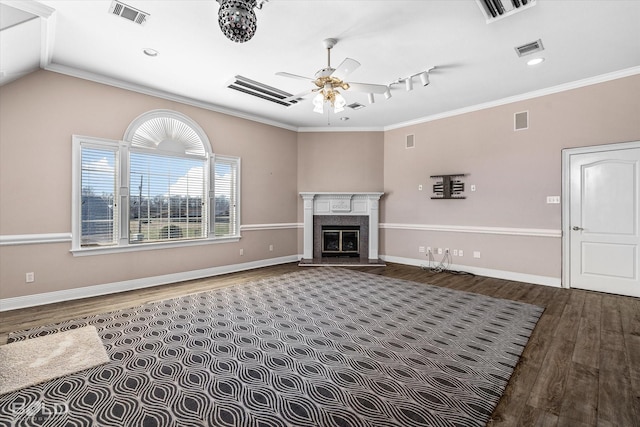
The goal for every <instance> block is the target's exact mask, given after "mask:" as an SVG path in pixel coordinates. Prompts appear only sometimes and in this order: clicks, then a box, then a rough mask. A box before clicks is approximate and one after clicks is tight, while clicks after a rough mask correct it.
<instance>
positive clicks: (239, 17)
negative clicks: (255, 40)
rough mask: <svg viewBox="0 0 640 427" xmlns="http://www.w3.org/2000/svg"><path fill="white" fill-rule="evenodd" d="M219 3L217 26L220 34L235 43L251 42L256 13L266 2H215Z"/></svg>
mask: <svg viewBox="0 0 640 427" xmlns="http://www.w3.org/2000/svg"><path fill="white" fill-rule="evenodd" d="M216 1H217V2H218V3H220V9H219V10H218V25H220V29H221V30H222V33H223V34H224V35H225V36H226V37H227V38H228V39H229V40H232V41H234V42H237V43H244V42H246V41H249V40H251V37H253V35H254V34H255V33H256V27H257V22H256V13H255V11H254V10H253V9H254V8H256V7H257V8H258V9H262V5H263V4H264V3H266V2H267V1H268V0H216Z"/></svg>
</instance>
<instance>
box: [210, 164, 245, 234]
mask: <svg viewBox="0 0 640 427" xmlns="http://www.w3.org/2000/svg"><path fill="white" fill-rule="evenodd" d="M239 176H240V159H239V158H237V157H228V156H218V155H216V156H215V158H214V178H213V180H214V198H215V199H214V204H215V213H214V220H213V223H214V224H213V227H214V235H215V236H216V237H225V236H237V235H239V234H240V233H239V220H240V218H239V217H240V206H239V186H240V182H239V181H240V179H239Z"/></svg>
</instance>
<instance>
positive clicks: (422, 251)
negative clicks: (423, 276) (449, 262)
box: [418, 246, 424, 254]
mask: <svg viewBox="0 0 640 427" xmlns="http://www.w3.org/2000/svg"><path fill="white" fill-rule="evenodd" d="M418 252H420V253H421V254H423V253H424V246H418Z"/></svg>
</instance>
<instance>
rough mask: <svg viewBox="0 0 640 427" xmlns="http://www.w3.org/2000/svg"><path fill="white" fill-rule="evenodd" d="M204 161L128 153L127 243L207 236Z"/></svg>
mask: <svg viewBox="0 0 640 427" xmlns="http://www.w3.org/2000/svg"><path fill="white" fill-rule="evenodd" d="M205 168H206V161H205V160H201V159H189V158H181V157H171V156H164V155H156V154H146V153H135V152H132V153H131V154H130V157H129V242H130V243H144V242H158V241H164V240H176V239H200V238H203V237H206V236H207V209H205V202H206V200H207V199H206V198H207V193H206V181H205V173H204V171H205Z"/></svg>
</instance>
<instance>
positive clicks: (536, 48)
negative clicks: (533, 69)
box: [515, 39, 544, 56]
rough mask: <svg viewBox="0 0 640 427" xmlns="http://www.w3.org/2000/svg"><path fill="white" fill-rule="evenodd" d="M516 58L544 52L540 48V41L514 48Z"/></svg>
mask: <svg viewBox="0 0 640 427" xmlns="http://www.w3.org/2000/svg"><path fill="white" fill-rule="evenodd" d="M515 49H516V52H517V53H518V56H525V55H531V54H532V53H536V52H541V51H543V50H544V46H542V40H541V39H538V40H536V41H534V42H531V43H527V44H523V45H522V46H516V47H515Z"/></svg>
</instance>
